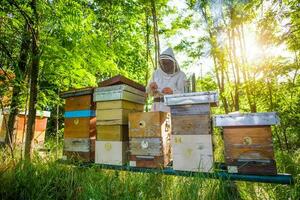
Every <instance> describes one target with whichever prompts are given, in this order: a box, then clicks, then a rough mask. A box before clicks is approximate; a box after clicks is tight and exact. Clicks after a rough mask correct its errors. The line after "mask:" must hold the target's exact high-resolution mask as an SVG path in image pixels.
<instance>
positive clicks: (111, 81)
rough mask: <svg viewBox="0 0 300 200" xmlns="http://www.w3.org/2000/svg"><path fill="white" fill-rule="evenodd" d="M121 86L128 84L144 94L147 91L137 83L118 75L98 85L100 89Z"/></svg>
mask: <svg viewBox="0 0 300 200" xmlns="http://www.w3.org/2000/svg"><path fill="white" fill-rule="evenodd" d="M120 84H126V85H129V86H131V87H133V88H136V89H138V90H141V91H143V92H145V91H146V89H145V87H144V86H143V85H141V84H139V83H137V82H135V81H132V80H130V79H128V78H126V77H124V76H122V75H117V76H115V77H112V78H110V79H107V80H105V81H102V82H100V83H99V84H98V85H99V86H100V87H104V86H110V85H120Z"/></svg>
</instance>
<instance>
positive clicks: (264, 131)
mask: <svg viewBox="0 0 300 200" xmlns="http://www.w3.org/2000/svg"><path fill="white" fill-rule="evenodd" d="M223 134H224V145H225V158H226V160H227V161H230V160H234V159H256V160H258V159H270V160H273V159H274V152H273V142H272V133H271V127H270V126H258V127H225V128H224V129H223Z"/></svg>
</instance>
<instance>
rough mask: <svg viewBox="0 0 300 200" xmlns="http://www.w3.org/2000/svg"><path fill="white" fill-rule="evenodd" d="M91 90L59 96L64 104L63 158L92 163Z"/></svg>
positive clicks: (94, 120)
mask: <svg viewBox="0 0 300 200" xmlns="http://www.w3.org/2000/svg"><path fill="white" fill-rule="evenodd" d="M93 91H94V89H93V88H84V89H79V90H72V91H68V92H64V93H62V94H61V97H62V98H65V99H66V103H65V129H64V156H66V158H67V159H70V158H72V159H76V160H83V161H92V160H94V157H95V139H96V117H95V105H94V103H93V96H92V94H93Z"/></svg>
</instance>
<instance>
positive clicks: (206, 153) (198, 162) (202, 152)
mask: <svg viewBox="0 0 300 200" xmlns="http://www.w3.org/2000/svg"><path fill="white" fill-rule="evenodd" d="M171 138H172V147H173V169H174V170H179V171H198V172H210V171H211V170H212V168H213V161H214V159H213V145H212V137H211V135H172V137H171Z"/></svg>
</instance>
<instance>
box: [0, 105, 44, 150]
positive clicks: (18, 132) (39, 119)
mask: <svg viewBox="0 0 300 200" xmlns="http://www.w3.org/2000/svg"><path fill="white" fill-rule="evenodd" d="M26 116H27V115H25V112H21V113H19V114H18V115H17V117H16V120H15V125H14V133H13V134H14V137H13V140H14V142H15V144H22V143H23V142H24V141H25V138H26V136H25V134H24V133H25V129H26V123H27V117H26ZM49 117H50V112H49V111H40V110H37V111H36V118H35V128H34V136H33V142H34V146H35V147H41V146H43V144H44V141H45V133H46V128H47V121H48V118H49ZM7 123H8V111H4V112H3V114H2V113H0V124H1V130H0V142H4V141H5V138H6V128H7Z"/></svg>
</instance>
